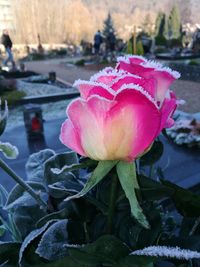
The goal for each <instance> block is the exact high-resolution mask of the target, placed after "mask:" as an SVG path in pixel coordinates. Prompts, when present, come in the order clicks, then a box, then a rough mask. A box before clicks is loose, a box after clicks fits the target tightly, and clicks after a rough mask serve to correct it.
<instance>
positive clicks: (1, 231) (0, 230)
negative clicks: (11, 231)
mask: <svg viewBox="0 0 200 267" xmlns="http://www.w3.org/2000/svg"><path fill="white" fill-rule="evenodd" d="M5 231H6V228H5V226H4V225H0V237H1V236H3V235H4V233H5Z"/></svg>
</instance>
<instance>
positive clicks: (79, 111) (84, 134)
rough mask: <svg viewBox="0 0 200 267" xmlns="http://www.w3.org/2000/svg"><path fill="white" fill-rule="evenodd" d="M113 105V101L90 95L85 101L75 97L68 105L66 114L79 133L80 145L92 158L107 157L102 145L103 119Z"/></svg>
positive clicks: (103, 158) (104, 119)
mask: <svg viewBox="0 0 200 267" xmlns="http://www.w3.org/2000/svg"><path fill="white" fill-rule="evenodd" d="M113 105H115V102H113V101H109V100H107V99H103V98H101V97H98V96H92V97H90V98H89V99H88V100H87V101H83V100H81V99H77V100H75V101H73V102H72V103H71V104H70V105H69V107H68V116H69V118H70V119H71V121H72V123H73V126H74V128H75V130H76V132H77V133H78V134H79V138H80V140H81V144H82V147H83V149H84V151H85V153H86V155H87V156H88V157H90V158H92V159H95V160H105V159H108V154H107V150H106V148H105V145H104V134H105V132H106V130H105V121H106V117H107V114H108V112H109V110H110V109H111V108H112V106H113Z"/></svg>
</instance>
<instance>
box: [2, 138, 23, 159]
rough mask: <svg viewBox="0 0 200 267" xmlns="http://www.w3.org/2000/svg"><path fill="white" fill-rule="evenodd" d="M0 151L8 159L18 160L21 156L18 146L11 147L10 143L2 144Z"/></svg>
mask: <svg viewBox="0 0 200 267" xmlns="http://www.w3.org/2000/svg"><path fill="white" fill-rule="evenodd" d="M0 151H1V152H2V153H3V154H4V156H5V157H6V158H7V159H16V158H17V156H18V154H19V152H18V149H17V148H16V146H13V145H11V144H10V143H3V142H0Z"/></svg>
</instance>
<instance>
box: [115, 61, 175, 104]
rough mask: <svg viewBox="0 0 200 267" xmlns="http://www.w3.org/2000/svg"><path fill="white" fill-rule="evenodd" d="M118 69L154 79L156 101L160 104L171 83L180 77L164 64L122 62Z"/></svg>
mask: <svg viewBox="0 0 200 267" xmlns="http://www.w3.org/2000/svg"><path fill="white" fill-rule="evenodd" d="M117 68H118V69H121V70H125V71H127V72H130V73H132V74H135V75H139V76H141V77H143V78H146V79H150V78H154V79H155V80H156V83H157V90H156V99H157V101H159V102H160V103H162V102H163V100H164V98H165V96H166V93H167V91H168V90H169V87H170V85H171V83H172V82H173V81H174V80H176V79H178V78H179V77H180V74H179V73H178V72H177V71H173V70H171V69H170V68H168V67H163V66H162V64H160V63H157V62H154V61H147V60H144V61H143V62H136V61H133V60H132V61H131V59H126V60H120V61H119V63H118V65H117Z"/></svg>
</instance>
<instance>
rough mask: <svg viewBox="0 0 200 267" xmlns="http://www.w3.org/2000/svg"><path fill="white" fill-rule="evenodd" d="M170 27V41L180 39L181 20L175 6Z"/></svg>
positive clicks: (170, 16) (170, 18)
mask: <svg viewBox="0 0 200 267" xmlns="http://www.w3.org/2000/svg"><path fill="white" fill-rule="evenodd" d="M168 27H169V37H170V39H179V38H180V37H181V19H180V13H179V9H178V8H177V6H174V7H173V8H172V10H171V12H170V15H169V20H168Z"/></svg>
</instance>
